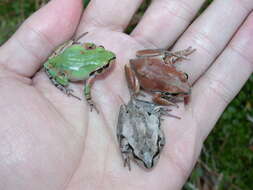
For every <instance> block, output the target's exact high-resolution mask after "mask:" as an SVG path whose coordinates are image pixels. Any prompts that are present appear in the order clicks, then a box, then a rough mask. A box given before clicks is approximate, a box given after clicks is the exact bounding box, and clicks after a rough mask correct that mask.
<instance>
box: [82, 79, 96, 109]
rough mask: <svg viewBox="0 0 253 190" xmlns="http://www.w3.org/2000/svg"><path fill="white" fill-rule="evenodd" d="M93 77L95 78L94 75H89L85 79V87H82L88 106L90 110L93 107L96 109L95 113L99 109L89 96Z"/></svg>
mask: <svg viewBox="0 0 253 190" xmlns="http://www.w3.org/2000/svg"><path fill="white" fill-rule="evenodd" d="M94 79H95V75H94V76H91V77H90V78H88V79H87V81H86V84H85V87H84V96H85V99H86V101H87V102H88V104H89V106H90V111H92V109H93V108H94V109H95V110H96V111H97V113H99V110H98V109H97V107H96V105H95V103H94V101H93V100H92V97H91V87H92V84H93V80H94Z"/></svg>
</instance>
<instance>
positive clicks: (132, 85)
mask: <svg viewBox="0 0 253 190" xmlns="http://www.w3.org/2000/svg"><path fill="white" fill-rule="evenodd" d="M125 75H126V80H127V84H128V88H129V90H130V94H131V96H136V95H138V94H139V93H140V84H139V81H138V79H137V77H136V75H135V73H134V71H132V69H131V66H130V64H126V65H125Z"/></svg>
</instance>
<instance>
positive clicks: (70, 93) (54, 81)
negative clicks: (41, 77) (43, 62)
mask: <svg viewBox="0 0 253 190" xmlns="http://www.w3.org/2000/svg"><path fill="white" fill-rule="evenodd" d="M46 74H47V76H48V78H49V80H50V81H51V82H52V84H53V85H54V86H55V87H56V88H58V89H59V90H61V91H62V92H63V93H64V94H66V95H68V96H72V97H74V98H76V99H78V100H81V98H79V97H77V96H75V95H74V94H73V92H74V90H72V89H70V88H67V86H68V81H67V83H66V84H65V85H63V84H61V83H60V82H59V80H57V79H55V78H54V77H53V76H51V75H50V73H49V72H48V70H47V69H46Z"/></svg>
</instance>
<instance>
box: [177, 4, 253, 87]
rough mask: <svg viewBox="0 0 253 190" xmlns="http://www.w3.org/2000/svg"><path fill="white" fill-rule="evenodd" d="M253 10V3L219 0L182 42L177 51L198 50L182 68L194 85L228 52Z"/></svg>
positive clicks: (195, 23)
mask: <svg viewBox="0 0 253 190" xmlns="http://www.w3.org/2000/svg"><path fill="white" fill-rule="evenodd" d="M252 9H253V1H251V0H245V1H236V0H232V1H223V0H216V1H214V2H213V3H212V4H211V6H210V7H209V8H208V9H207V10H206V11H205V12H204V13H203V14H202V15H201V16H200V18H198V19H197V20H196V21H195V22H194V23H193V24H192V25H191V26H190V27H189V28H188V29H187V30H186V32H185V33H184V34H183V35H182V37H181V38H180V39H179V40H178V42H177V43H176V45H175V48H174V49H183V48H186V47H187V46H192V47H194V48H196V49H197V51H196V52H194V54H193V55H191V56H190V59H191V61H190V62H189V61H188V63H189V64H188V63H186V64H181V65H179V69H182V70H183V71H185V72H187V73H188V74H189V79H190V82H191V83H192V82H194V81H195V80H196V79H197V78H198V77H199V76H201V75H202V73H203V72H205V71H206V69H207V68H208V67H209V66H210V64H211V63H212V62H213V61H214V60H215V59H216V58H217V56H218V55H219V54H220V52H221V51H222V50H223V49H224V48H225V46H226V45H227V43H228V42H229V41H230V39H231V38H232V36H233V35H234V33H235V32H236V30H237V29H238V28H239V27H240V25H241V24H242V23H243V21H244V20H245V18H246V17H247V16H248V14H249V13H250V11H252Z"/></svg>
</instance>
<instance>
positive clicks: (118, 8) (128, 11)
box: [79, 0, 143, 31]
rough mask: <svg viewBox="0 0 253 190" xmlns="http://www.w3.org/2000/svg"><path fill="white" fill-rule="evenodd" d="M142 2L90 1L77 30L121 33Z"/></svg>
mask: <svg viewBox="0 0 253 190" xmlns="http://www.w3.org/2000/svg"><path fill="white" fill-rule="evenodd" d="M142 1H143V0H134V1H118V0H107V1H104V0H93V1H90V3H89V5H88V7H87V8H86V9H85V12H84V14H83V17H82V20H81V24H80V27H79V30H80V31H87V30H89V31H90V30H91V29H93V28H106V29H110V30H114V31H122V30H124V29H125V28H126V26H127V25H128V23H129V21H130V19H131V18H132V16H133V14H134V13H135V11H136V10H137V8H138V7H139V5H140V4H141V2H142Z"/></svg>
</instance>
